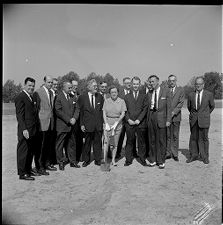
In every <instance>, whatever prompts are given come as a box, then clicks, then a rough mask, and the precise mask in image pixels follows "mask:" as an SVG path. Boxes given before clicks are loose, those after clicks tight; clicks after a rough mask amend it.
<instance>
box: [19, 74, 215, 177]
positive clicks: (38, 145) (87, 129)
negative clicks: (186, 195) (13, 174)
mask: <svg viewBox="0 0 223 225" xmlns="http://www.w3.org/2000/svg"><path fill="white" fill-rule="evenodd" d="M176 81H177V77H176V76H175V75H170V76H169V77H168V84H169V88H164V87H161V86H160V84H159V77H158V76H156V75H151V76H150V77H149V78H148V80H147V82H146V86H145V88H144V89H140V86H141V80H140V78H139V77H137V76H135V77H133V78H132V79H130V78H129V77H126V78H124V79H123V87H124V88H123V89H121V90H120V91H119V97H120V98H123V99H124V100H125V103H126V107H127V111H126V113H125V118H124V119H123V128H122V132H121V135H120V139H119V144H118V151H117V153H118V155H117V157H120V153H121V149H122V147H123V139H124V137H125V135H126V137H127V140H126V146H125V157H126V161H125V164H124V166H129V165H131V164H132V162H133V159H134V158H137V161H138V162H139V163H141V164H142V165H143V166H150V167H153V166H155V165H157V166H158V168H160V169H164V168H165V160H166V159H168V158H173V159H174V160H175V161H179V158H178V149H179V131H180V121H181V109H182V107H183V104H184V90H183V88H181V87H178V86H177V85H176ZM57 87H58V80H57V79H55V78H54V79H53V78H52V77H51V76H45V77H44V84H43V85H42V87H40V88H39V89H38V90H36V91H35V92H34V88H35V80H34V79H33V78H31V77H27V78H26V79H25V82H24V90H23V91H22V92H21V93H20V94H19V95H18V96H17V97H16V99H15V106H16V116H17V121H18V145H17V166H18V175H19V178H20V179H24V180H35V178H34V177H33V176H40V175H49V172H47V170H49V171H56V170H57V168H56V167H55V164H57V163H58V164H59V169H60V170H64V168H65V165H66V163H68V162H69V163H70V166H71V167H75V168H80V165H78V163H79V161H80V155H81V154H82V160H83V164H82V167H86V166H88V165H89V164H90V162H91V156H90V153H91V149H92V148H93V155H94V163H95V165H98V166H100V165H101V158H102V157H101V156H102V141H103V139H102V134H103V113H102V108H103V103H104V100H105V98H107V97H108V95H107V94H106V89H107V83H106V82H102V83H100V92H98V90H97V88H98V84H97V82H96V80H95V79H92V80H90V81H88V84H87V90H86V92H84V93H83V94H82V95H80V96H79V95H78V93H77V87H78V82H77V81H76V80H73V81H64V82H63V84H62V90H61V91H60V92H58V91H57ZM187 107H188V110H189V112H190V116H189V121H190V131H191V136H190V144H189V151H190V158H189V159H188V160H187V161H186V162H187V163H190V162H193V161H195V160H198V159H201V160H202V161H203V162H204V163H205V164H208V163H209V156H208V148H209V141H208V129H209V126H210V113H211V112H212V111H213V109H214V99H213V95H212V93H210V92H209V91H207V90H204V79H203V78H202V77H197V78H196V81H195V91H194V92H192V93H191V94H190V95H189V97H188V102H187ZM83 138H84V139H83ZM82 140H84V142H82ZM136 146H137V147H136ZM82 147H83V152H82ZM136 149H138V151H137V150H136ZM33 159H34V162H35V168H32V161H33ZM146 159H147V160H148V161H149V163H147V162H146Z"/></svg>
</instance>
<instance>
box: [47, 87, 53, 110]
mask: <svg viewBox="0 0 223 225" xmlns="http://www.w3.org/2000/svg"><path fill="white" fill-rule="evenodd" d="M48 92H49V97H50V106H51V108H52V107H53V104H52V95H53V93H52V91H51V90H48Z"/></svg>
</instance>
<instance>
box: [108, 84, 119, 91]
mask: <svg viewBox="0 0 223 225" xmlns="http://www.w3.org/2000/svg"><path fill="white" fill-rule="evenodd" d="M114 88H116V89H117V91H118V93H119V89H118V87H117V86H115V85H114V84H112V85H111V86H110V87H109V88H108V93H111V90H112V89H114Z"/></svg>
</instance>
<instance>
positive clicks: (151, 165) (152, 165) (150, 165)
mask: <svg viewBox="0 0 223 225" xmlns="http://www.w3.org/2000/svg"><path fill="white" fill-rule="evenodd" d="M155 165H156V162H153V163H151V162H149V164H148V166H149V167H154V166H155Z"/></svg>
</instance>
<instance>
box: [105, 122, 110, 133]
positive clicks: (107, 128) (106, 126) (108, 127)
mask: <svg viewBox="0 0 223 225" xmlns="http://www.w3.org/2000/svg"><path fill="white" fill-rule="evenodd" d="M105 130H106V131H109V130H111V127H110V126H109V124H108V123H106V124H105Z"/></svg>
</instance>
